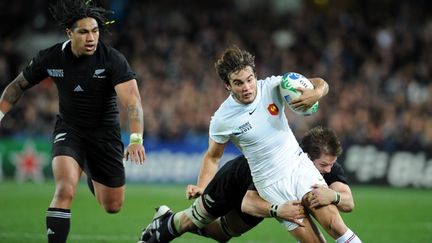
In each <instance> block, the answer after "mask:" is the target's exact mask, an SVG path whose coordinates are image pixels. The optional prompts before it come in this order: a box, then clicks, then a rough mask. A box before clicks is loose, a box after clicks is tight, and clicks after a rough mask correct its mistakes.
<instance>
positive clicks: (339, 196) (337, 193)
mask: <svg viewBox="0 0 432 243" xmlns="http://www.w3.org/2000/svg"><path fill="white" fill-rule="evenodd" d="M335 193H336V198H335V200H334V201H333V204H334V205H338V204H339V203H340V200H341V195H340V193H339V192H335Z"/></svg>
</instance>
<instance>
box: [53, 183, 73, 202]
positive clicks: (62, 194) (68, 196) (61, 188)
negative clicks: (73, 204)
mask: <svg viewBox="0 0 432 243" xmlns="http://www.w3.org/2000/svg"><path fill="white" fill-rule="evenodd" d="M74 197H75V187H74V186H73V185H69V184H59V185H56V190H55V193H54V199H55V200H56V201H58V202H70V201H72V199H73V198H74Z"/></svg>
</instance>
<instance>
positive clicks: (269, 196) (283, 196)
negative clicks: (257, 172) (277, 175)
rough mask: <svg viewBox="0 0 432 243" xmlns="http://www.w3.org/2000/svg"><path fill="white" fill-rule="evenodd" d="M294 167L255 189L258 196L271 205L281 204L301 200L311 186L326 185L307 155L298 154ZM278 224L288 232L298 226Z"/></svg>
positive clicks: (284, 222) (287, 222)
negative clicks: (276, 178)
mask: <svg viewBox="0 0 432 243" xmlns="http://www.w3.org/2000/svg"><path fill="white" fill-rule="evenodd" d="M295 163H297V165H296V166H294V167H292V170H290V171H288V172H287V174H286V176H285V177H283V178H282V179H280V180H278V181H276V182H275V183H273V184H271V185H269V186H267V187H264V188H257V190H258V192H259V194H260V196H261V197H262V198H264V199H266V200H267V201H269V202H271V203H272V204H278V205H280V204H283V203H285V202H286V201H289V200H301V199H302V198H303V196H304V195H305V194H306V193H307V192H309V191H311V190H312V188H311V187H312V185H314V184H320V185H326V186H327V183H326V182H325V180H324V178H323V176H322V175H321V173H320V172H319V171H318V169H317V168H316V167H315V165H314V164H313V162H312V161H311V160H310V159H309V157H308V156H307V154H305V153H302V154H300V156H299V158H298V161H296V162H295ZM280 222H281V223H282V224H283V225H284V226H285V227H286V228H287V229H288V230H289V231H291V230H294V229H295V228H297V227H298V224H296V223H292V222H289V221H284V220H280Z"/></svg>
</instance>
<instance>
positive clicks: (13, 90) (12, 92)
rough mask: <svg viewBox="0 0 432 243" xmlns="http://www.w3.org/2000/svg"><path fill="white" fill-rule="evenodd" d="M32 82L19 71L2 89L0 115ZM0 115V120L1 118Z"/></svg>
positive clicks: (10, 106)
mask: <svg viewBox="0 0 432 243" xmlns="http://www.w3.org/2000/svg"><path fill="white" fill-rule="evenodd" d="M32 86H33V84H30V83H29V82H28V81H27V80H26V79H25V78H24V75H23V74H22V73H20V74H19V75H18V76H17V77H16V78H15V79H14V80H13V81H12V82H11V83H10V84H9V85H8V86H6V88H5V89H4V91H3V94H2V95H1V98H0V116H1V117H2V116H3V115H4V114H6V113H7V112H8V111H10V110H11V109H12V107H13V106H14V105H15V104H16V103H17V102H18V100H19V99H20V98H21V96H22V94H23V93H24V91H26V90H27V89H29V88H31V87H32ZM1 117H0V120H1Z"/></svg>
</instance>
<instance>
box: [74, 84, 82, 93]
mask: <svg viewBox="0 0 432 243" xmlns="http://www.w3.org/2000/svg"><path fill="white" fill-rule="evenodd" d="M74 91H75V92H83V91H84V90H83V88H81V86H80V85H79V84H78V86H76V88H75V89H74Z"/></svg>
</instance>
